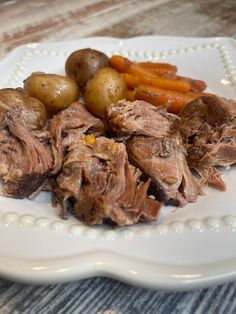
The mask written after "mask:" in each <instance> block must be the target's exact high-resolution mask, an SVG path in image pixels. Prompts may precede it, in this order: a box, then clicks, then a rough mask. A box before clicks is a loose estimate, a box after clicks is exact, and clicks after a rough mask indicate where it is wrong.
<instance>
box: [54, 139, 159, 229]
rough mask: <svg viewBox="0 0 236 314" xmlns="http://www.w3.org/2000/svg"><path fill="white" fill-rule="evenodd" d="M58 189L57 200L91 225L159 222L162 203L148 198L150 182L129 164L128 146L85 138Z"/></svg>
mask: <svg viewBox="0 0 236 314" xmlns="http://www.w3.org/2000/svg"><path fill="white" fill-rule="evenodd" d="M57 183H58V185H57V187H56V189H55V190H54V201H56V202H57V203H59V204H60V205H61V207H62V213H61V216H62V217H65V215H66V213H67V212H68V211H70V212H72V213H73V214H74V215H75V216H76V217H78V218H79V219H80V220H82V221H84V222H86V223H87V224H101V223H103V222H104V221H107V220H109V221H111V222H113V223H115V224H117V225H120V226H122V225H130V224H134V223H137V222H139V221H152V220H156V219H157V216H158V213H159V208H160V204H159V202H157V201H156V200H153V199H150V198H148V197H147V189H148V187H149V183H150V179H148V180H147V181H145V182H144V181H142V180H141V171H140V170H138V169H136V168H135V167H133V166H132V165H130V164H129V162H128V157H127V153H126V148H125V145H124V144H122V143H117V142H115V141H114V140H112V139H108V138H105V137H100V138H97V139H95V141H92V142H91V141H90V140H88V137H84V138H82V139H80V140H78V142H77V143H76V144H73V145H72V146H71V147H70V151H69V153H68V155H67V156H66V158H65V161H64V164H63V170H62V173H61V175H60V176H59V177H58V180H57Z"/></svg>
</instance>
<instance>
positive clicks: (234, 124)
mask: <svg viewBox="0 0 236 314" xmlns="http://www.w3.org/2000/svg"><path fill="white" fill-rule="evenodd" d="M179 117H180V120H179V121H178V122H176V123H175V124H173V131H174V132H176V131H177V132H180V135H181V137H182V139H183V142H184V145H185V147H186V150H187V156H188V157H187V161H188V164H189V166H190V168H191V169H195V170H196V171H197V172H198V174H199V175H200V176H201V177H202V180H203V181H205V182H206V183H209V184H211V185H213V186H215V187H216V188H218V189H221V190H224V189H225V184H224V182H223V181H222V179H221V175H220V173H219V171H218V170H217V168H216V167H217V166H223V167H228V166H230V165H232V164H234V163H236V102H234V101H232V100H226V99H225V98H222V97H217V96H204V97H200V98H198V99H196V100H194V101H192V102H190V103H189V104H187V105H186V107H185V108H184V109H183V110H182V111H181V113H180V114H179Z"/></svg>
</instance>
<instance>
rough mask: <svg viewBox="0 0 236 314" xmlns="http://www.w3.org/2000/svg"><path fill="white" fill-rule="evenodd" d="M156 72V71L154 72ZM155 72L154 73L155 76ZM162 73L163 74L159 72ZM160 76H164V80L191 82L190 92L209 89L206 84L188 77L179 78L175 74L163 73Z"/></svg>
mask: <svg viewBox="0 0 236 314" xmlns="http://www.w3.org/2000/svg"><path fill="white" fill-rule="evenodd" d="M154 71H155V70H154ZM154 71H152V73H153V74H154ZM159 73H161V72H159ZM159 75H160V76H162V77H163V78H166V79H168V80H176V79H178V80H184V81H186V82H189V84H190V90H192V91H193V92H203V91H204V90H205V89H206V88H207V84H206V82H204V81H202V80H195V79H192V78H190V77H186V76H179V75H176V74H173V73H171V72H167V71H166V72H163V74H162V75H161V74H159Z"/></svg>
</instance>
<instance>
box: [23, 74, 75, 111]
mask: <svg viewBox="0 0 236 314" xmlns="http://www.w3.org/2000/svg"><path fill="white" fill-rule="evenodd" d="M24 90H25V91H26V93H27V94H29V95H30V96H33V97H35V98H37V99H39V100H40V101H42V102H43V103H44V105H45V106H46V109H47V110H48V112H50V113H56V112H58V111H60V110H62V109H65V108H66V107H68V106H69V105H70V104H71V103H73V102H74V101H76V100H78V98H79V88H78V86H77V84H76V83H75V82H74V81H73V80H72V79H71V78H69V77H66V76H62V75H57V74H46V73H41V72H36V73H32V74H31V75H30V76H29V77H28V78H27V79H26V80H25V81H24Z"/></svg>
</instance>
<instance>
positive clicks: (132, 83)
mask: <svg viewBox="0 0 236 314" xmlns="http://www.w3.org/2000/svg"><path fill="white" fill-rule="evenodd" d="M122 76H123V79H124V81H125V83H126V85H127V87H128V88H131V89H132V88H135V87H137V86H138V85H141V84H147V85H151V86H156V87H159V88H162V89H166V90H175V91H179V92H183V93H185V92H188V91H189V90H190V84H189V83H188V82H185V81H183V80H166V79H163V78H160V77H158V76H155V77H150V76H144V75H143V76H141V75H133V74H129V73H123V74H122Z"/></svg>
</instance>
